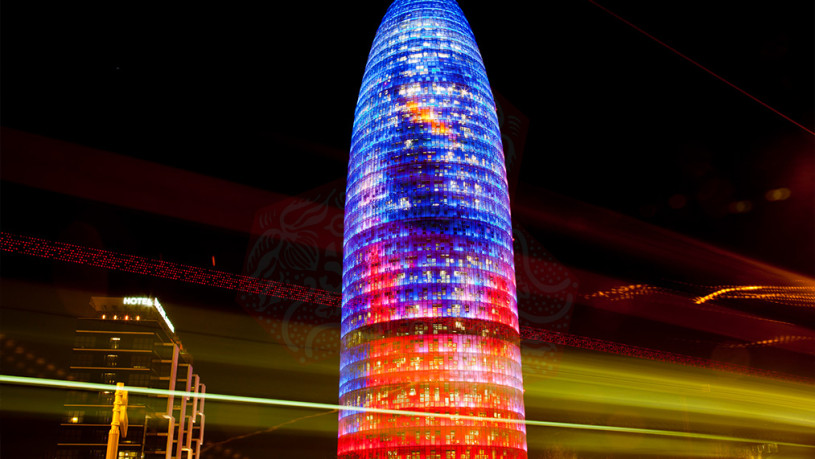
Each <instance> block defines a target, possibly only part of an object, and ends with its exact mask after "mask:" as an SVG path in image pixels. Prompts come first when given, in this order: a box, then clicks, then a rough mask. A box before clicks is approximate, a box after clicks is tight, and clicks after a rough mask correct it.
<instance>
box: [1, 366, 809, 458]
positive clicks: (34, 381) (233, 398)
mask: <svg viewBox="0 0 815 459" xmlns="http://www.w3.org/2000/svg"><path fill="white" fill-rule="evenodd" d="M0 383H4V384H16V385H24V386H40V387H52V388H65V389H81V390H93V391H115V390H117V389H124V390H126V391H128V392H130V393H133V394H147V395H168V396H178V397H198V398H203V399H206V400H213V401H222V402H232V403H247V404H255V405H266V406H285V407H293V408H308V409H317V410H340V411H355V412H364V413H380V414H394V415H399V416H425V417H432V418H444V419H452V420H468V421H480V422H501V423H507V424H516V423H517V424H525V425H527V426H534V427H557V428H564V429H578V430H592V431H604V432H623V433H635V434H643V435H658V436H663V437H678V438H695V439H702V440H719V441H728V442H743V443H767V442H772V443H775V444H777V445H785V446H794V447H799V448H812V449H815V445H806V444H800V443H786V442H778V441H773V440H767V439H752V438H740V437H730V436H725V435H713V434H704V433H694V432H677V431H672V430H659V429H643V428H636V427H618V426H606V425H591V424H573V423H566V422H551V421H533V420H517V419H500V418H484V417H480V416H459V415H455V414H445V413H428V412H424V411H406V410H389V409H383V408H361V407H353V406H342V405H335V404H331V403H315V402H301V401H296V400H279V399H273V398H260V397H246V396H240V395H224V394H212V393H204V394H201V393H195V392H188V391H177V390H176V391H174V390H168V389H154V388H150V387H135V386H124V388H121V387H117V386H116V385H115V384H99V383H89V382H80V381H66V380H59V379H44V378H29V377H24V376H11V375H0Z"/></svg>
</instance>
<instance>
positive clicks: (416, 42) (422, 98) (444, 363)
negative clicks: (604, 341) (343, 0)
mask: <svg viewBox="0 0 815 459" xmlns="http://www.w3.org/2000/svg"><path fill="white" fill-rule="evenodd" d="M343 258H344V259H343V287H342V288H343V290H342V331H341V333H342V352H341V370H340V404H342V405H346V406H354V407H365V408H382V409H393V410H409V411H421V412H429V413H440V414H451V415H458V416H477V417H479V418H480V419H466V418H465V419H460V418H446V417H430V416H406V415H398V414H379V413H371V412H364V411H343V412H341V413H340V423H339V446H338V456H339V457H340V458H359V459H361V458H401V459H407V458H410V459H419V458H433V459H486V458H490V459H493V458H526V431H525V426H524V424H523V423H521V422H506V421H507V420H516V421H522V420H523V419H524V406H523V382H522V376H521V355H520V347H519V333H518V313H517V303H516V294H515V274H514V265H513V252H512V224H511V220H510V210H509V196H508V192H507V179H506V171H505V166H504V156H503V152H502V146H501V137H500V133H499V129H498V121H497V117H496V112H495V103H494V101H493V97H492V92H491V90H490V86H489V82H488V80H487V75H486V71H485V69H484V64H483V62H482V59H481V56H480V54H479V51H478V47H477V45H476V42H475V39H474V37H473V34H472V31H471V30H470V27H469V24H468V23H467V20H466V19H465V18H464V15H463V14H462V12H461V10H460V9H459V7H458V5H457V4H456V3H455V1H454V0H396V1H395V2H394V3H393V4H392V5H391V6H390V8H389V9H388V11H387V13H386V14H385V17H384V19H383V20H382V23H381V25H380V27H379V29H378V31H377V33H376V38H375V39H374V43H373V47H372V48H371V52H370V55H369V57H368V63H367V66H366V69H365V74H364V77H363V81H362V87H361V89H360V93H359V99H358V101H357V107H356V113H355V118H354V128H353V137H352V142H351V155H350V161H349V166H348V184H347V190H346V204H345V234H344V252H343Z"/></svg>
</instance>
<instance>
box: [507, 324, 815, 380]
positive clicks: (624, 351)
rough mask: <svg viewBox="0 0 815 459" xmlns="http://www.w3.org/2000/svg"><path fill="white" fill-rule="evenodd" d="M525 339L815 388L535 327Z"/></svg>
mask: <svg viewBox="0 0 815 459" xmlns="http://www.w3.org/2000/svg"><path fill="white" fill-rule="evenodd" d="M521 338H523V339H531V340H537V341H545V342H547V343H552V344H560V345H563V346H569V347H575V348H579V349H588V350H592V351H599V352H605V353H608V354H617V355H623V356H627V357H636V358H638V359H644V360H657V361H661V362H667V363H673V364H677V365H686V366H692V367H698V368H709V369H712V370H719V371H726V372H728V373H739V374H744V375H750V376H759V377H763V378H772V379H782V380H785V381H795V382H799V383H804V384H815V379H812V378H806V377H803V376H796V375H791V374H786V373H781V372H777V371H770V370H763V369H760V368H751V367H746V366H742V365H736V364H732V363H727V362H719V361H717V360H709V359H703V358H699V357H692V356H689V355H684V354H675V353H673V352H666V351H658V350H655V349H648V348H644V347H639V346H631V345H628V344H622V343H615V342H613V341H605V340H601V339H597V338H589V337H587V336H578V335H570V334H567V333H560V332H555V331H549V330H542V329H537V328H532V327H521Z"/></svg>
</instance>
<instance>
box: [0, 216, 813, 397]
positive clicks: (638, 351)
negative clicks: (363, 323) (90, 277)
mask: <svg viewBox="0 0 815 459" xmlns="http://www.w3.org/2000/svg"><path fill="white" fill-rule="evenodd" d="M0 251H5V252H10V253H16V254H20V255H30V256H35V257H39V258H46V259H51V260H57V261H63V262H68V263H78V264H85V265H89V266H95V267H98V268H104V269H110V270H115V271H124V272H129V273H134V274H139V275H145V276H153V277H159V278H162V279H171V280H177V281H181V282H189V283H194V284H199V285H205V286H208V287H216V288H223V289H229V290H235V291H241V292H249V293H254V294H258V295H270V296H275V297H279V298H285V299H289V300H292V301H302V302H304V303H312V304H321V305H326V306H334V307H340V306H341V303H342V296H341V295H340V294H339V293H335V292H330V291H327V290H321V289H317V288H308V287H302V286H299V285H292V284H286V283H283V282H275V281H269V280H265V279H258V278H256V277H251V276H244V275H238V274H231V273H227V272H223V271H216V270H213V269H206V268H199V267H196V266H189V265H182V264H179V263H172V262H168V261H164V260H153V259H149V258H145V257H140V256H137V255H129V254H121V253H116V252H111V251H107V250H102V249H93V248H90V247H83V246H80V245H76V244H69V243H65V242H56V241H49V240H46V239H41V238H36V237H31V236H23V235H18V234H12V233H7V232H0ZM520 332H521V339H526V340H536V341H545V342H548V343H553V344H560V345H564V346H571V347H576V348H580V349H588V350H593V351H598V352H606V353H611V354H618V355H624V356H628V357H635V358H640V359H647V360H659V361H663V362H668V363H674V364H680V365H688V366H694V367H701V368H711V369H715V370H721V371H728V372H731V373H740V374H749V375H753V376H759V377H765V378H774V379H783V380H790V381H798V382H803V383H807V384H815V380H813V379H811V378H804V377H799V376H795V375H789V374H784V373H780V372H775V371H769V370H761V369H756V368H750V367H745V366H740V365H734V364H730V363H723V362H718V361H713V360H707V359H701V358H697V357H691V356H687V355H681V354H674V353H671V352H665V351H659V350H655V349H647V348H642V347H638V346H630V345H626V344H621V343H615V342H611V341H604V340H599V339H595V338H588V337H584V336H577V335H570V334H567V333H559V332H555V331H549V330H543V329H538V328H533V327H521V329H520Z"/></svg>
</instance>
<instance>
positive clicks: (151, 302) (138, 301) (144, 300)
mask: <svg viewBox="0 0 815 459" xmlns="http://www.w3.org/2000/svg"><path fill="white" fill-rule="evenodd" d="M122 303H123V304H126V305H141V306H152V307H154V308H156V311H157V312H158V315H160V316H161V318H162V319H164V323H166V324H167V327H168V328H169V329H170V331H171V332H173V333H175V327H173V323H172V322H170V319H169V318H168V317H167V313H166V312H165V311H164V308H163V307H161V303H159V302H158V298H155V299H154V298H148V297H139V296H126V297H124V298H123V299H122Z"/></svg>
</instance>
